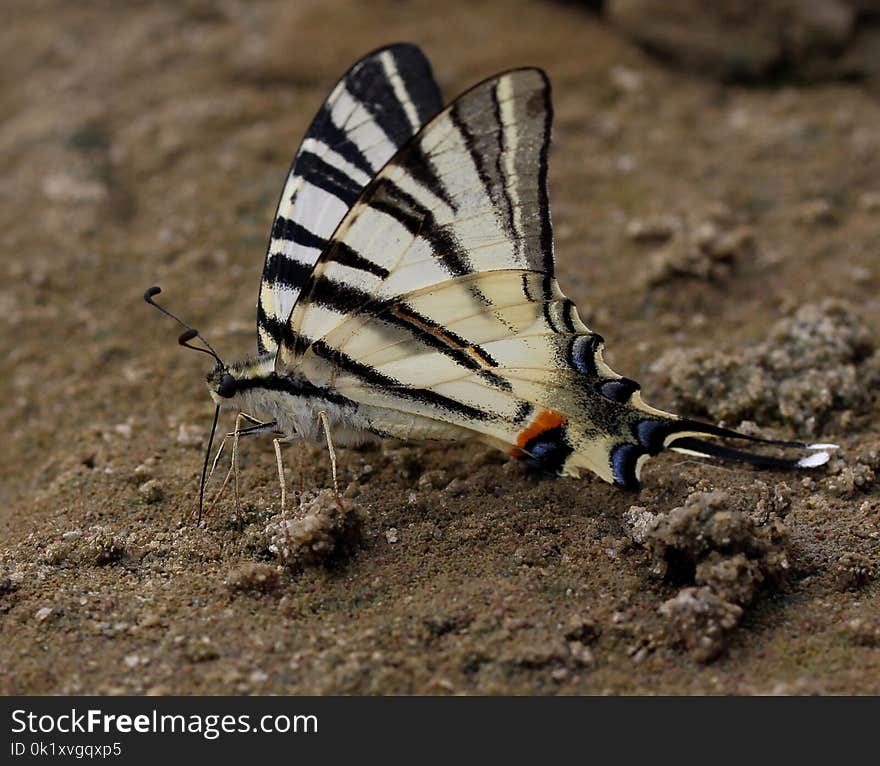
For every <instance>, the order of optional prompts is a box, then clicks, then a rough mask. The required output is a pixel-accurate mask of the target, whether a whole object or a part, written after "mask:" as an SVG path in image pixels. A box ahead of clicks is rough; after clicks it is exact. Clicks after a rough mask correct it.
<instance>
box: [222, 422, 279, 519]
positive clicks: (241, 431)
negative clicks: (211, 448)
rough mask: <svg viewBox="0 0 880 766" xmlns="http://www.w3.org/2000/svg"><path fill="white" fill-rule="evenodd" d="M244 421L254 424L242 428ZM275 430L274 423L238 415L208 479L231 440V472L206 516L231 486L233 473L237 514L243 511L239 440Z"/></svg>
mask: <svg viewBox="0 0 880 766" xmlns="http://www.w3.org/2000/svg"><path fill="white" fill-rule="evenodd" d="M242 420H246V421H248V422H250V423H253V425H251V426H249V427H248V428H241V427H240V425H241V421H242ZM274 430H275V422H274V421H272V422H270V423H263V422H262V421H260V420H257V419H256V418H254V417H252V416H250V415H248V414H247V413H246V412H240V413H238V415H237V417H236V418H235V427H234V429H233V430H232V431H231V432H230V433H227V434H226V436H224V437H223V441H222V442H220V447H219V448H218V449H217V454H216V455H215V456H214V461H213V463H212V464H211V472H210V473H209V474H208V479H210V478H211V476H213V475H214V471H215V470H216V468H217V463H218V462H219V461H220V456H221V454H222V453H223V448H224V447H225V446H226V442H227V441H228V440H229V439H232V460H231V461H230V464H229V470H228V471H227V472H226V476H225V477H224V478H223V483H222V484H221V485H220V489H219V490H218V492H217V494H216V495H214V498H213V499H212V500H211V503H210V505H209V506H208V508H207V510H206V515H207V514H208V513H210V512H211V511H212V510H213V508H214V506H215V505H216V504H217V501H218V500H220V497H221V496H222V495H223V492H224V491H225V489H226V486H227V485H228V484H229V479H230V478H231V477H232V475H233V473H234V474H235V487H236V514H237V513H238V512H239V511H240V510H241V501H240V499H239V494H238V439H239V438H240V437H242V436H253V435H256V434H264V433H271V432H273V431H274Z"/></svg>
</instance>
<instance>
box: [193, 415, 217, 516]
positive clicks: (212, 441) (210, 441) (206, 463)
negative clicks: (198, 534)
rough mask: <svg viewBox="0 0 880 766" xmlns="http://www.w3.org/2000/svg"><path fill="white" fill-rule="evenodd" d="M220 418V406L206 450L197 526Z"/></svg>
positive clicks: (200, 484) (203, 502) (200, 486)
mask: <svg viewBox="0 0 880 766" xmlns="http://www.w3.org/2000/svg"><path fill="white" fill-rule="evenodd" d="M219 418H220V406H219V405H218V406H217V407H216V409H215V410H214V423H213V424H212V425H211V436H210V438H209V439H208V448H207V449H206V450H205V462H204V464H203V465H202V480H201V482H200V483H199V516H198V519H197V520H196V524H201V523H202V508H203V507H204V505H205V482H206V481H207V478H206V477H207V475H208V462H209V461H210V459H211V447H213V446H214V434H215V433H217V420H218V419H219Z"/></svg>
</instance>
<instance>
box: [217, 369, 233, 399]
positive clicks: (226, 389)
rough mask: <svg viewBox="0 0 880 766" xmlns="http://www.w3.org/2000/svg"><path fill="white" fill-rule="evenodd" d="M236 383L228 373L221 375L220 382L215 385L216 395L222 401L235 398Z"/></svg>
mask: <svg viewBox="0 0 880 766" xmlns="http://www.w3.org/2000/svg"><path fill="white" fill-rule="evenodd" d="M237 384H238V382H237V381H236V380H235V378H233V377H232V375H230V374H229V373H228V372H225V373H223V376H222V377H221V378H220V382H219V383H218V384H217V393H218V394H219V395H220V396H222V397H223V398H224V399H231V398H232V397H233V396H235V390H236V388H237Z"/></svg>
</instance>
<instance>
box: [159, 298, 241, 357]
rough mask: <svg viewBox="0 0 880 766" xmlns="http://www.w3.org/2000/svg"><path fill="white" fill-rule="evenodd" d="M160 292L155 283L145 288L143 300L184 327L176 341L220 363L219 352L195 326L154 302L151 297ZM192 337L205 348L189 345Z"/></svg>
mask: <svg viewBox="0 0 880 766" xmlns="http://www.w3.org/2000/svg"><path fill="white" fill-rule="evenodd" d="M161 292H162V288H161V287H159V286H157V285H155V286H153V287H150V288H147V290H145V291H144V300H145V301H146V302H147V303H149V304H150V305H151V306H152V307H153V308H154V309H158V310H159V311H161V312H162V313H163V314H165V316H169V317H171V318H172V319H173V320H174V321H175V322H177V324H179V325H180V326H181V327H184V328H185V332H182V333H181V334H180V337H179V338H178V339H177V342H178V343H179V344H180V345H181V346H183V347H184V348H191V349H192V350H193V351H201V352H202V353H203V354H207V355H208V356H212V357H214V359H216V360H217V362H218V364H221V365H222V364H223V360H222V359H221V358H220V356H219V354H217V352H216V351H214V347H213V346H212V345H211V344H210V343H208V341H206V340H205V338H204V337H203V336H202V334H201V333H200V332H199V331H198V330H197V329H196V328H195V327H192V326H190V325H188V324H187V323H186V322H184V321H183V320H182V319H181V318H180V317H179V316H177V315H175V314H172V313H171V312H170V311H169V310H168V309H166V308H165V307H164V306H160V305H159V304H158V303H156V301H154V300H153V298H154V297H156V296H157V295H158V294H159V293H161ZM193 338H198V339H199V340H200V341H201V342H202V343H204V344H205V346H206V348H199V347H198V346H191V345H190V344H189V342H190V341H191V340H192V339H193Z"/></svg>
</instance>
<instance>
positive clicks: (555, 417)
mask: <svg viewBox="0 0 880 766" xmlns="http://www.w3.org/2000/svg"><path fill="white" fill-rule="evenodd" d="M566 423H568V420H566V419H565V418H564V417H562V415H560V414H559V413H558V412H553V410H541V411H540V412H539V413H538V414H537V416H536V417H535V418H534V419H533V420H532V422H531V423H529V424H528V425H527V426H526V427H525V428H524V429H523V430H522V431H520V432H519V434H518V435H517V437H516V447H514V448H513V449H511V450H510V454H511V455H513V456H514V457H518V456H520V455H521V454H522V451H523V449H524V448H525V446H526V444H528V443H529V442H530V441H531V440H532V439H534V438H535V437H536V436H540V435H541V434H542V433H545V432H546V431H549V430H550V429H552V428H558V427H559V426H564V425H565V424H566Z"/></svg>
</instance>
